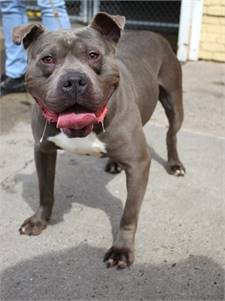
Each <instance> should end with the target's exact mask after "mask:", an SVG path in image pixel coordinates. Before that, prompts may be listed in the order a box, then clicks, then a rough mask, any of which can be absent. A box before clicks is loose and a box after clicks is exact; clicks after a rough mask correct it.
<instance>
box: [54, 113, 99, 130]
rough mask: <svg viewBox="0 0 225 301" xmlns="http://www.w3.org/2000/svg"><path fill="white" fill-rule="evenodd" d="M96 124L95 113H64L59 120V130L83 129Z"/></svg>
mask: <svg viewBox="0 0 225 301" xmlns="http://www.w3.org/2000/svg"><path fill="white" fill-rule="evenodd" d="M95 122H96V115H95V114H94V113H74V112H69V113H62V114H60V115H59V117H58V120H57V128H70V129H76V130H79V129H82V128H84V127H86V126H88V125H90V124H94V123H95Z"/></svg>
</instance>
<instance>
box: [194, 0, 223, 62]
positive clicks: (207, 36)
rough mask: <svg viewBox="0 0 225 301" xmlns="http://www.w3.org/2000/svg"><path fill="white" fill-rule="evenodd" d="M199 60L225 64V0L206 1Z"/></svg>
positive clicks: (204, 3)
mask: <svg viewBox="0 0 225 301" xmlns="http://www.w3.org/2000/svg"><path fill="white" fill-rule="evenodd" d="M199 58H200V59H205V60H215V61H220V62H225V0H204V2H203V17H202V28H201V37H200V48H199Z"/></svg>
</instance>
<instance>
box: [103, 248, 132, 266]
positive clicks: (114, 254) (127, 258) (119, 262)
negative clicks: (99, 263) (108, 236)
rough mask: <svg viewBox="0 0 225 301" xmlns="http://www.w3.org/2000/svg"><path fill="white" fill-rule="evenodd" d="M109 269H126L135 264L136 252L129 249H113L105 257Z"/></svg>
mask: <svg viewBox="0 0 225 301" xmlns="http://www.w3.org/2000/svg"><path fill="white" fill-rule="evenodd" d="M104 262H105V263H106V266H107V268H112V267H116V268H117V269H125V268H127V267H129V266H130V265H131V264H132V263H133V262H134V252H133V251H132V250H131V249H129V248H117V247H111V248H110V249H109V250H108V251H107V252H106V254H105V256H104Z"/></svg>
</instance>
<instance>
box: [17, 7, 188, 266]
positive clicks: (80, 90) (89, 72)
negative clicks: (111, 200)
mask: <svg viewBox="0 0 225 301" xmlns="http://www.w3.org/2000/svg"><path fill="white" fill-rule="evenodd" d="M124 25H125V18H124V17H122V16H111V15H109V14H107V13H103V12H100V13H98V14H97V15H96V16H95V17H94V18H93V20H92V22H91V23H90V25H89V26H87V27H85V28H82V29H72V30H66V31H65V30H59V31H57V32H48V31H47V30H46V29H45V28H43V27H42V26H41V25H40V24H29V25H25V26H19V27H16V28H15V29H14V32H13V38H14V41H15V42H16V43H18V44H20V43H21V42H22V43H23V45H24V48H25V49H27V50H28V70H27V74H26V84H27V89H28V91H29V93H30V94H31V95H32V96H33V98H34V99H35V101H36V104H35V106H34V109H33V115H32V129H33V135H34V139H35V162H36V168H37V173H38V178H39V189H40V207H39V209H38V210H37V212H36V213H35V214H34V215H33V216H31V217H30V218H28V219H27V220H25V221H24V223H23V224H22V226H21V228H20V233H21V234H27V235H38V234H40V233H41V231H42V230H43V229H45V228H46V226H47V222H48V221H49V219H50V216H51V212H52V206H53V203H54V178H55V163H56V155H57V149H59V148H63V149H66V150H69V151H73V152H75V153H77V154H83V155H88V154H89V155H90V154H91V155H96V156H107V157H109V161H108V163H107V165H106V171H109V172H111V173H117V172H120V171H121V169H123V170H124V171H125V173H126V179H127V181H126V184H127V200H126V204H125V208H124V212H123V215H122V218H121V222H120V229H119V232H118V234H117V236H116V239H115V241H114V243H113V246H112V247H111V248H110V249H109V250H108V251H107V253H106V255H105V257H104V260H105V262H106V264H107V266H108V267H112V266H116V267H117V268H125V267H127V266H129V265H130V264H132V263H133V261H134V240H135V232H136V228H137V223H138V215H139V211H140V208H141V204H142V200H143V197H144V193H145V189H146V185H147V182H148V175H149V167H150V162H151V157H150V153H149V148H148V146H147V143H146V140H145V136H144V132H143V129H142V127H143V125H144V124H145V123H146V122H147V121H148V120H149V119H150V117H151V115H152V113H153V111H154V109H155V107H156V104H157V100H158V99H159V100H160V102H161V103H162V105H163V107H164V109H165V113H166V116H167V118H168V121H169V129H168V132H167V139H166V142H167V149H168V171H169V173H171V174H173V175H175V176H183V175H184V173H185V168H184V166H183V164H182V163H181V161H180V159H179V156H178V153H177V147H176V134H177V132H178V130H179V129H180V127H181V124H182V120H183V105H182V83H181V82H182V78H181V68H180V65H179V62H178V61H177V59H176V56H175V54H174V53H173V51H172V50H171V48H170V46H169V44H168V43H167V41H166V40H164V39H163V38H162V37H160V36H159V35H157V34H154V33H151V32H139V33H138V34H136V35H134V34H133V33H131V32H130V33H129V32H128V33H124V34H123V36H122V37H121V31H122V30H123V28H124ZM120 37H121V40H120ZM119 40H120V43H119V44H118V42H119Z"/></svg>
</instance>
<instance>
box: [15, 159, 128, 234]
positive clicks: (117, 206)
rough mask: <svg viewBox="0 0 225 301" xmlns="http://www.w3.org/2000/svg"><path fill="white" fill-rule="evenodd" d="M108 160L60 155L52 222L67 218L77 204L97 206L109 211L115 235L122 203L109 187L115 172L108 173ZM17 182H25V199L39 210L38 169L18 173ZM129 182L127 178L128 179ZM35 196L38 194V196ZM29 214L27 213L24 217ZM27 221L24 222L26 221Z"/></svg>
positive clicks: (106, 211) (23, 194) (107, 212)
mask: <svg viewBox="0 0 225 301" xmlns="http://www.w3.org/2000/svg"><path fill="white" fill-rule="evenodd" d="M105 164H106V160H105V159H102V160H99V159H95V158H93V157H86V156H83V157H82V156H74V155H73V154H69V153H65V154H61V155H60V154H59V155H58V160H57V170H56V183H55V199H56V201H55V205H54V207H53V215H52V219H51V221H50V224H56V223H59V222H61V221H63V216H64V214H66V213H68V212H69V211H70V209H71V208H72V204H73V203H77V204H81V205H84V206H87V207H91V208H97V209H100V210H102V211H104V212H105V213H106V215H107V216H108V218H109V220H110V224H111V228H112V234H113V236H114V235H115V231H116V230H117V229H118V226H119V221H120V217H121V215H122V208H123V206H122V202H121V200H120V199H118V198H116V197H115V196H113V195H112V194H111V193H110V192H109V191H108V190H107V188H106V185H107V183H108V182H109V181H111V180H112V179H113V177H114V175H111V174H108V173H106V172H104V166H105ZM15 182H16V183H18V182H22V184H23V192H22V196H23V199H24V200H25V201H26V202H27V204H28V205H29V206H30V207H31V208H32V210H33V211H34V212H35V211H36V209H37V208H38V205H39V193H38V181H37V175H36V172H35V173H33V174H31V175H28V174H18V175H17V176H16V178H15ZM124 185H125V181H124ZM34 196H36V197H35V198H34ZM27 217H28V216H24V219H25V218H27ZM22 222H23V221H21V223H22Z"/></svg>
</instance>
